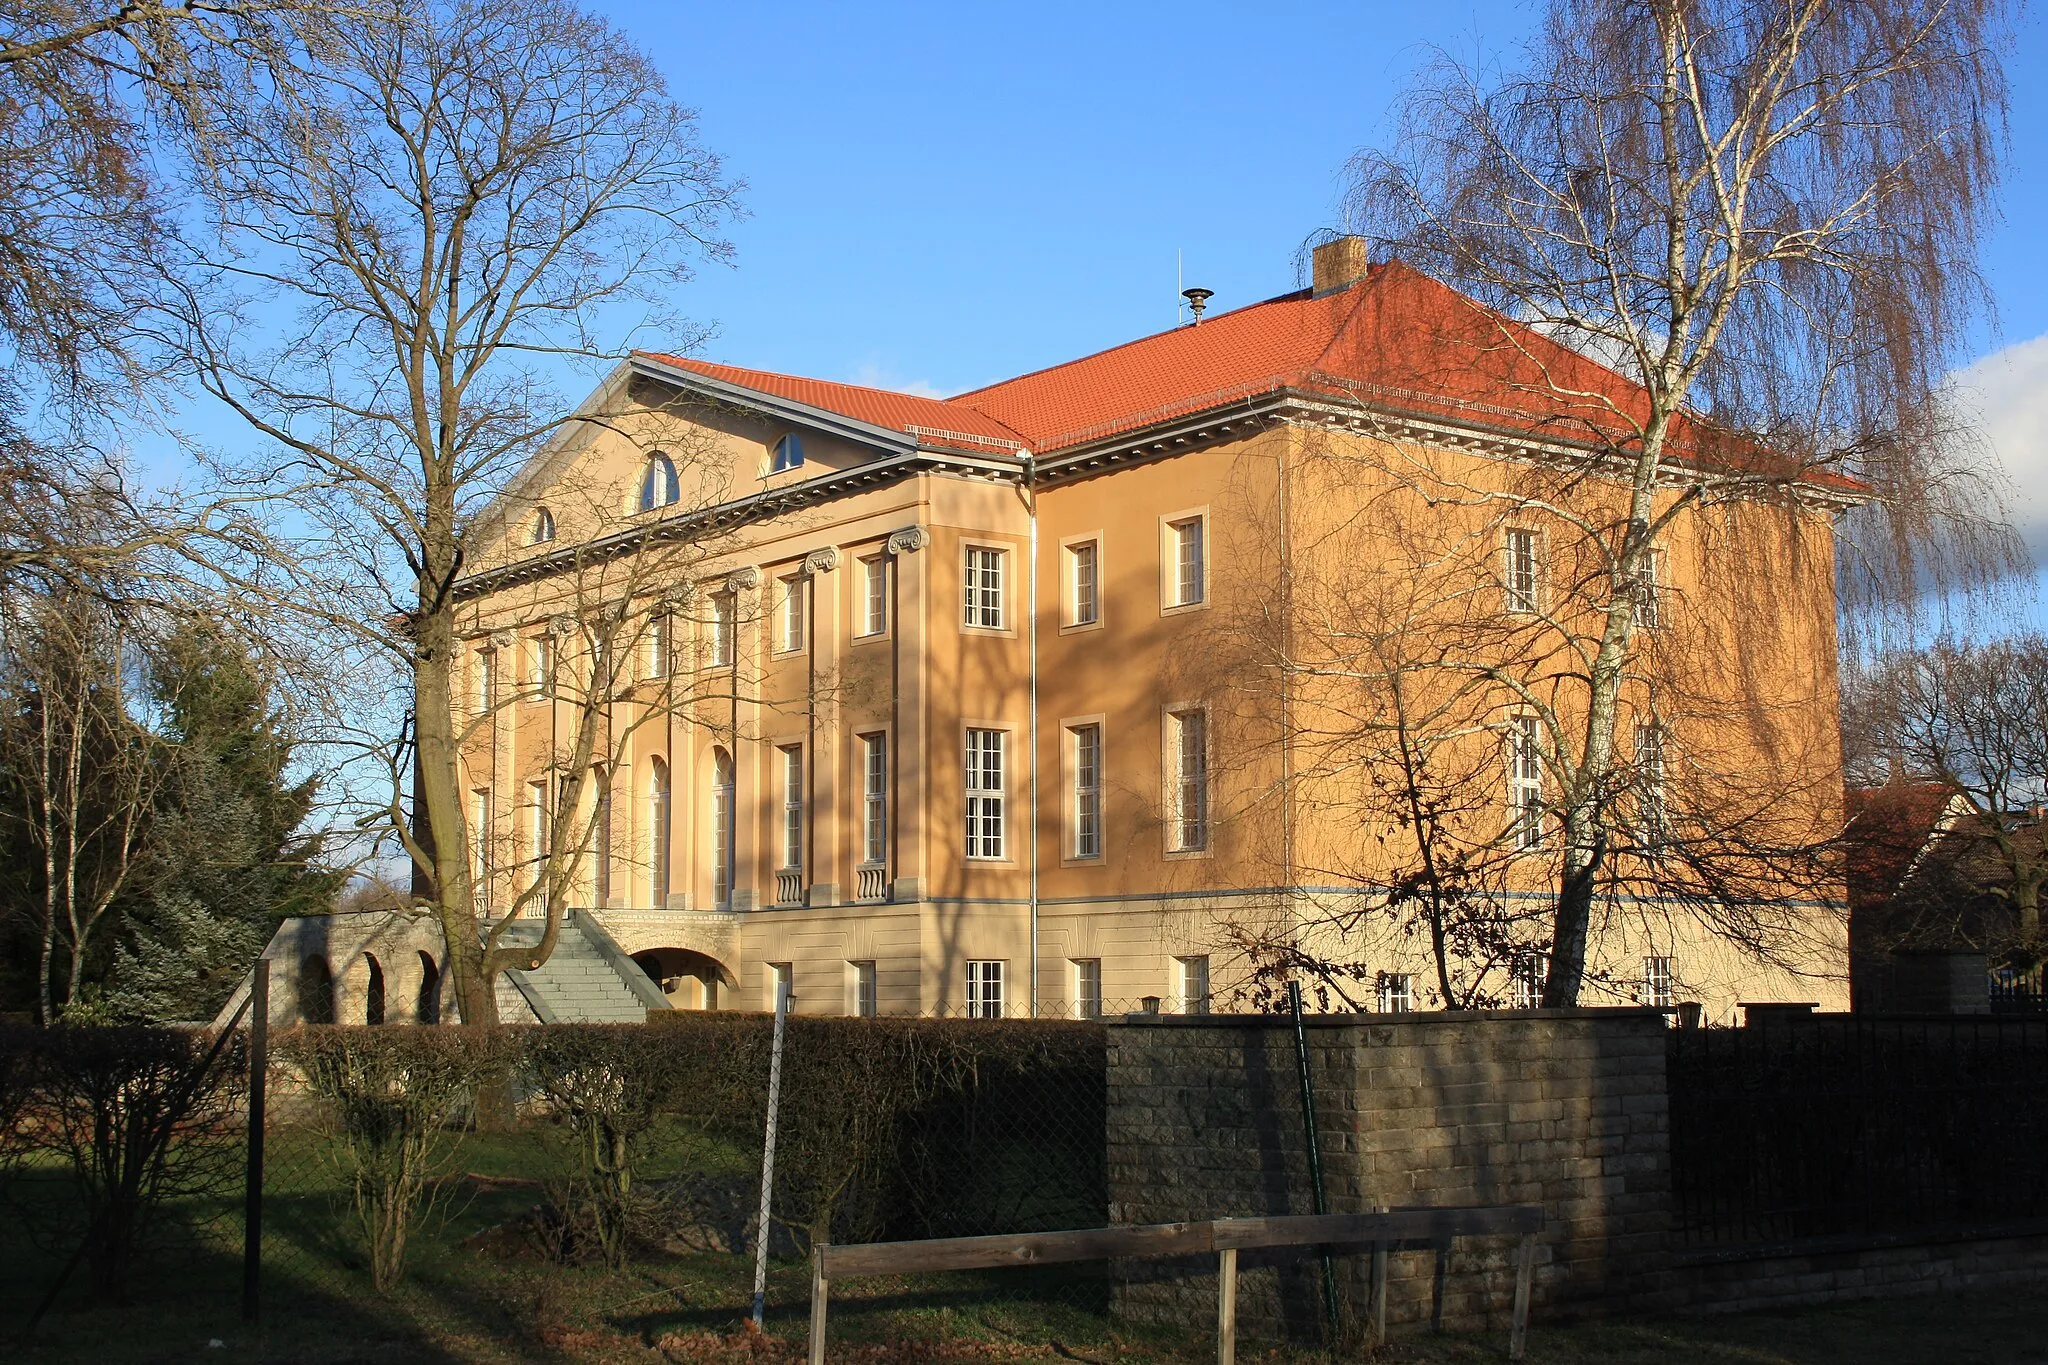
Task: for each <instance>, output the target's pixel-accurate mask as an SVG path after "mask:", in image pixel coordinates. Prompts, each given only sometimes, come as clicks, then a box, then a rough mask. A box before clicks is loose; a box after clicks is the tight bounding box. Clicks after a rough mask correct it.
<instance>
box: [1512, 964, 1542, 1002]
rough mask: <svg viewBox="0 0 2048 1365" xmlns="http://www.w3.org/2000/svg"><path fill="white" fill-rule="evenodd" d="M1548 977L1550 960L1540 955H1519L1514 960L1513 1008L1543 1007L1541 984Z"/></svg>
mask: <svg viewBox="0 0 2048 1365" xmlns="http://www.w3.org/2000/svg"><path fill="white" fill-rule="evenodd" d="M1549 975H1550V959H1549V958H1548V957H1546V956H1545V955H1544V954H1542V953H1521V954H1518V955H1517V956H1516V958H1515V970H1514V976H1515V1008H1516V1009H1518V1010H1533V1009H1541V1008H1542V1007H1543V984H1544V982H1545V980H1547V979H1548V977H1549Z"/></svg>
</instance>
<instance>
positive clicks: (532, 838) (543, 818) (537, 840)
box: [526, 780, 554, 863]
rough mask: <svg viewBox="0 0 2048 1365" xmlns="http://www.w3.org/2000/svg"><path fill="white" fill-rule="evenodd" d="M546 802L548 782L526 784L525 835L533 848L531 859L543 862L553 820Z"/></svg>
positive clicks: (546, 854)
mask: <svg viewBox="0 0 2048 1365" xmlns="http://www.w3.org/2000/svg"><path fill="white" fill-rule="evenodd" d="M552 815H553V812H552V810H551V809H550V808H549V804H548V784H547V782H546V781H545V780H542V781H539V782H529V783H527V784H526V836H527V843H528V845H529V846H530V847H531V848H532V850H533V860H534V861H535V862H537V863H539V862H545V861H546V860H547V856H548V839H549V837H550V833H551V830H552V828H553V824H554V821H553V819H552V818H551V817H552Z"/></svg>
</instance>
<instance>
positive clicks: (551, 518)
mask: <svg viewBox="0 0 2048 1365" xmlns="http://www.w3.org/2000/svg"><path fill="white" fill-rule="evenodd" d="M554 538H555V514H554V513H553V512H550V511H549V510H548V509H547V508H545V507H543V508H541V509H540V510H539V511H537V512H535V513H534V514H533V530H532V532H531V533H530V534H529V535H528V537H527V541H526V543H527V544H528V545H545V544H547V543H548V542H549V541H551V540H553V539H554Z"/></svg>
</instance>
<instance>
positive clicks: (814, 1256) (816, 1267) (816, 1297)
mask: <svg viewBox="0 0 2048 1365" xmlns="http://www.w3.org/2000/svg"><path fill="white" fill-rule="evenodd" d="M825 1250H826V1248H825V1245H824V1244H823V1243H822V1242H820V1243H815V1244H813V1245H812V1247H811V1342H810V1346H811V1350H810V1357H811V1358H810V1365H825V1296H826V1294H827V1292H828V1291H829V1290H830V1288H831V1283H832V1282H831V1281H830V1280H828V1279H826V1278H825Z"/></svg>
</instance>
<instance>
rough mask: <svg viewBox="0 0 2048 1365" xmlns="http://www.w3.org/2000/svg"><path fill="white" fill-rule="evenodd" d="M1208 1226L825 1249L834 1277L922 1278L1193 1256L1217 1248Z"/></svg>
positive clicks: (828, 1269)
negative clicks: (933, 1273) (936, 1274)
mask: <svg viewBox="0 0 2048 1365" xmlns="http://www.w3.org/2000/svg"><path fill="white" fill-rule="evenodd" d="M1210 1228H1211V1225H1210V1224H1208V1223H1138V1224H1132V1225H1130V1226H1128V1227H1109V1228H1084V1229H1080V1230H1077V1231H1074V1232H1020V1233H1011V1234H1008V1235H1004V1236H996V1237H939V1238H933V1239H932V1240H930V1241H923V1242H869V1243H867V1244H865V1245H859V1246H835V1247H822V1248H820V1251H821V1252H822V1260H821V1264H822V1265H823V1266H824V1274H825V1275H826V1277H827V1278H829V1279H834V1280H840V1279H847V1278H849V1277H852V1276H856V1275H916V1274H922V1273H924V1272H927V1271H934V1270H988V1269H994V1268H999V1267H1002V1266H1025V1265H1052V1264H1055V1263H1058V1262H1062V1261H1106V1260H1110V1259H1113V1258H1115V1257H1119V1256H1192V1255H1199V1254H1205V1253H1207V1252H1211V1251H1214V1250H1216V1244H1215V1240H1214V1238H1213V1236H1212V1234H1211V1231H1210Z"/></svg>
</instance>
